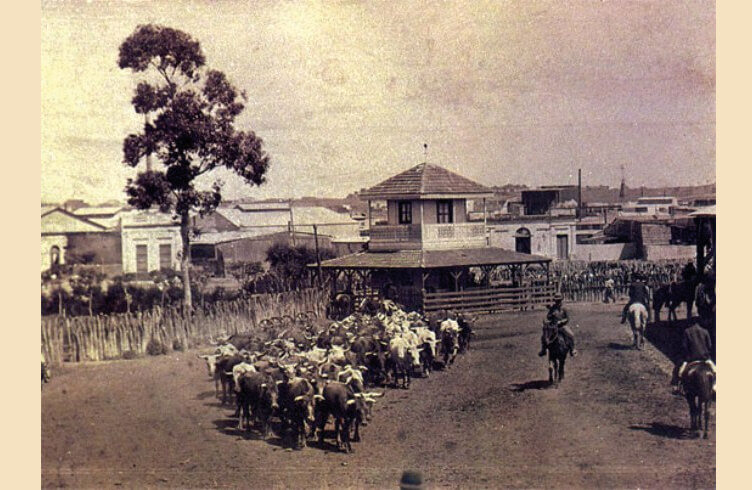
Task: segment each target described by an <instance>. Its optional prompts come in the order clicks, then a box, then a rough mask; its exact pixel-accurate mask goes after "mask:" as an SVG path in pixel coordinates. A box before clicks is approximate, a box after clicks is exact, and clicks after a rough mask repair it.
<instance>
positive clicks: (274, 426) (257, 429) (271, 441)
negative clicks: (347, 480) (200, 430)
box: [208, 403, 338, 452]
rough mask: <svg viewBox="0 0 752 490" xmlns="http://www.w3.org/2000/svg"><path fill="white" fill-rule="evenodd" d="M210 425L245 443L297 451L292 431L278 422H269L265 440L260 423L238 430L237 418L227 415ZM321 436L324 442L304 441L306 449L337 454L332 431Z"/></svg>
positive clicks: (212, 404)
mask: <svg viewBox="0 0 752 490" xmlns="http://www.w3.org/2000/svg"><path fill="white" fill-rule="evenodd" d="M208 406H218V407H224V408H228V407H227V405H221V404H219V403H209V404H208ZM212 423H213V424H214V428H215V429H216V431H217V432H219V433H220V434H223V435H226V436H228V437H236V438H242V439H243V440H246V441H262V442H265V443H266V444H268V445H270V446H274V447H278V448H281V449H299V448H297V447H296V441H295V436H294V434H293V432H292V430H290V429H289V428H284V427H283V425H282V423H281V422H279V421H277V422H271V425H270V428H269V437H267V438H266V439H264V437H263V436H262V434H261V430H262V429H261V423H260V422H253V423H252V425H251V427H250V429H247V428H246V427H243V428H241V429H238V418H237V417H234V416H232V415H229V414H228V415H227V417H224V418H220V419H216V420H214V421H213V422H212ZM323 434H324V441H322V442H319V441H318V439H310V438H309V439H306V447H309V448H314V449H319V450H321V451H331V452H337V451H338V449H337V444H336V443H335V442H334V441H335V440H336V434H335V432H334V429H324V431H323ZM330 441H332V442H330Z"/></svg>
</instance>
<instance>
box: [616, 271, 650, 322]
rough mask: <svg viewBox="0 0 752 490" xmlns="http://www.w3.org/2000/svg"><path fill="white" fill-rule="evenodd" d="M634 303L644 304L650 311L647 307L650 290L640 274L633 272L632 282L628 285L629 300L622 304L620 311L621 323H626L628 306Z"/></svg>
mask: <svg viewBox="0 0 752 490" xmlns="http://www.w3.org/2000/svg"><path fill="white" fill-rule="evenodd" d="M635 303H640V304H642V305H644V306H645V308H647V309H648V311H650V310H649V307H648V305H649V303H650V290H649V289H648V285H647V284H645V282H644V279H643V276H642V275H641V274H635V275H634V280H633V281H632V284H630V285H629V302H628V303H627V304H626V305H624V310H623V311H622V312H621V322H622V323H626V321H627V312H628V311H629V307H630V306H632V305H633V304H635Z"/></svg>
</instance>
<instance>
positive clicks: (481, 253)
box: [321, 247, 551, 269]
mask: <svg viewBox="0 0 752 490" xmlns="http://www.w3.org/2000/svg"><path fill="white" fill-rule="evenodd" d="M541 262H551V259H549V258H548V257H543V256H541V255H530V254H523V253H519V252H513V251H511V250H506V249H503V248H498V247H484V248H468V249H455V250H399V251H396V252H371V251H369V252H359V253H356V254H352V255H344V256H342V257H337V258H336V259H331V260H325V261H324V262H322V263H321V267H323V268H329V269H437V268H442V267H467V266H479V265H507V264H533V263H541Z"/></svg>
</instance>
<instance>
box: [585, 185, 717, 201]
mask: <svg viewBox="0 0 752 490" xmlns="http://www.w3.org/2000/svg"><path fill="white" fill-rule="evenodd" d="M711 195H715V184H707V185H700V186H681V187H638V188H631V187H627V188H626V189H625V192H624V199H621V198H619V189H618V188H611V187H607V186H594V187H590V186H585V187H583V188H582V200H583V201H585V202H614V203H616V202H621V201H634V200H635V199H637V198H638V197H642V196H645V197H651V196H670V197H676V198H678V199H690V198H696V197H706V196H711Z"/></svg>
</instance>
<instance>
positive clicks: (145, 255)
mask: <svg viewBox="0 0 752 490" xmlns="http://www.w3.org/2000/svg"><path fill="white" fill-rule="evenodd" d="M136 272H138V273H147V272H149V248H148V246H147V245H136Z"/></svg>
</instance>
